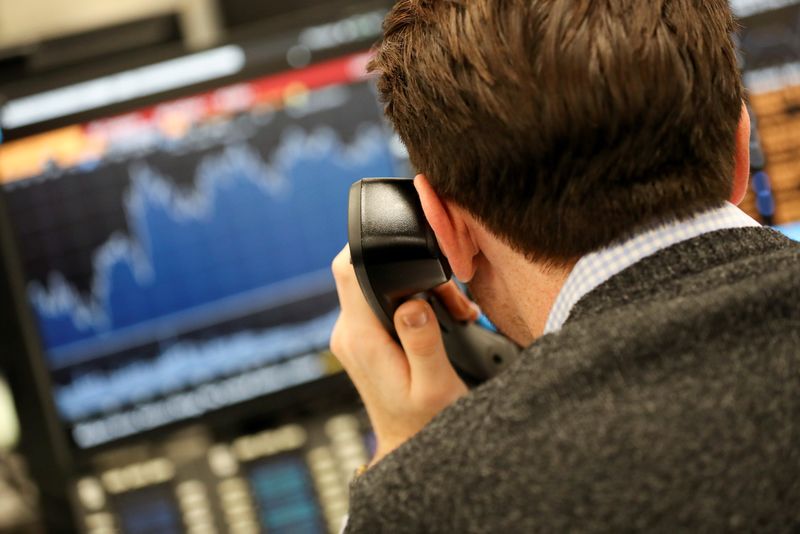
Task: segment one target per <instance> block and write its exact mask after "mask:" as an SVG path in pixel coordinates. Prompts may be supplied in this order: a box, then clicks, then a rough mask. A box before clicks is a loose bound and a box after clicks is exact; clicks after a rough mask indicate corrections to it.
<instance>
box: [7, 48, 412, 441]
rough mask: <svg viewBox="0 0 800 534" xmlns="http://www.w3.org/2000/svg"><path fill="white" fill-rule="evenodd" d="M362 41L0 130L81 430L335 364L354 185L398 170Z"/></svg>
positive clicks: (239, 394)
mask: <svg viewBox="0 0 800 534" xmlns="http://www.w3.org/2000/svg"><path fill="white" fill-rule="evenodd" d="M367 60H368V55H367V54H355V55H349V56H347V57H341V58H338V59H334V60H330V61H327V62H324V63H320V64H316V65H312V66H310V67H305V68H303V69H296V70H292V71H289V72H285V73H279V74H275V75H271V76H268V77H264V78H261V79H255V80H251V81H248V82H243V83H238V84H235V85H232V86H227V87H222V88H219V89H217V90H214V91H212V92H210V93H207V94H200V95H195V96H192V97H187V98H183V99H179V100H173V101H169V102H164V103H161V104H159V105H156V106H153V107H150V108H147V109H141V110H138V111H134V112H131V113H128V114H125V115H122V116H114V117H109V118H106V119H102V120H95V121H92V122H89V123H84V124H76V125H73V126H69V127H65V128H61V129H58V130H55V131H50V132H47V133H44V134H40V135H36V136H33V137H27V138H24V139H20V140H16V141H13V142H10V143H7V144H5V145H0V182H1V183H2V188H3V193H4V197H5V203H6V205H7V210H8V213H9V216H10V218H11V225H12V227H13V233H14V236H15V243H16V248H17V255H18V256H19V258H20V261H21V264H22V268H23V271H24V275H25V277H26V284H27V287H26V292H27V296H28V301H29V303H30V307H31V311H32V315H33V317H34V318H35V321H36V323H37V326H38V332H39V336H40V340H41V347H42V350H43V353H44V355H45V357H46V360H47V364H48V367H49V370H50V373H51V377H52V383H53V394H54V398H55V404H56V406H57V409H58V412H59V414H60V417H61V418H62V419H63V421H64V422H65V424H66V425H67V426H68V428H69V431H70V433H71V435H72V438H73V440H74V442H75V443H76V444H77V445H78V446H79V447H81V448H87V447H93V446H96V445H99V444H102V443H106V442H109V441H112V440H115V439H118V438H121V437H124V436H129V435H133V434H136V433H139V432H141V431H144V430H149V429H152V428H156V427H159V426H162V425H165V424H169V423H173V422H176V421H181V420H184V419H188V418H192V417H196V416H198V415H201V414H203V413H207V412H209V411H211V410H216V409H219V408H223V407H225V406H229V405H233V404H236V403H239V402H242V401H245V400H250V399H254V398H257V397H260V396H263V395H266V394H269V393H272V392H276V391H280V390H284V389H286V388H289V387H292V386H296V385H298V384H302V383H307V382H310V381H314V380H317V379H320V378H322V377H324V376H326V375H328V374H331V373H335V372H337V369H338V367H337V366H336V364H335V362H334V360H333V359H332V356H331V355H330V354H329V353H328V352H327V347H328V341H329V339H328V338H329V334H330V331H331V329H332V326H333V323H334V321H335V318H336V315H337V299H336V293H335V287H334V284H333V280H332V277H331V275H330V271H329V265H330V261H331V259H332V258H333V257H334V256H335V255H336V253H337V252H338V251H339V250H340V249H341V248H342V247H343V246H344V245H345V243H346V241H347V232H346V219H347V217H346V213H347V192H348V188H349V186H350V184H351V183H352V182H353V181H355V180H357V179H359V178H362V177H366V176H393V175H398V174H400V173H403V172H404V168H405V167H404V163H403V159H402V147H401V146H400V145H399V143H397V142H396V141H394V137H393V135H392V133H391V131H390V129H388V128H387V126H386V124H385V123H384V122H383V119H382V112H381V108H380V104H379V103H378V102H377V99H376V96H375V94H374V92H373V88H372V85H371V83H370V81H369V80H368V79H367V77H366V74H365V65H366V62H367Z"/></svg>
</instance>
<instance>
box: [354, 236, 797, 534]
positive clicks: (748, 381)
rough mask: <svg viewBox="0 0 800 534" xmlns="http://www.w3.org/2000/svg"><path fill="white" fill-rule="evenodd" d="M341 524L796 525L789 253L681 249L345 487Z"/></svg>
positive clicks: (598, 293) (764, 245)
mask: <svg viewBox="0 0 800 534" xmlns="http://www.w3.org/2000/svg"><path fill="white" fill-rule="evenodd" d="M350 506H351V508H350V519H349V522H348V527H347V532H368V533H380V532H391V533H401V532H448V533H463V532H505V533H516V532H564V531H612V532H619V531H625V530H648V531H649V530H656V531H670V532H673V531H675V530H676V529H690V530H698V531H720V530H755V531H762V532H763V531H783V532H790V531H795V532H797V531H798V530H800V245H798V244H796V243H793V242H791V241H789V240H787V239H785V238H783V237H781V236H780V235H778V234H777V233H775V232H773V231H771V230H767V229H762V228H746V229H736V230H723V231H720V232H715V233H712V234H707V235H704V236H701V237H698V238H696V239H692V240H690V241H687V242H684V243H681V244H678V245H675V246H673V247H670V248H668V249H666V250H663V251H661V252H658V253H657V254H655V255H654V256H651V257H649V258H646V259H645V260H642V261H641V262H639V263H637V264H636V265H634V266H632V267H630V268H628V269H627V270H625V271H623V272H622V273H620V274H618V275H616V276H615V277H613V278H612V279H611V280H609V281H608V282H606V283H605V284H603V285H601V286H600V287H598V288H597V289H595V290H594V291H592V292H591V293H590V294H589V295H587V296H586V297H584V298H583V300H581V301H580V302H579V303H578V304H577V305H576V307H575V309H574V310H573V311H572V314H571V316H570V318H569V320H568V321H567V323H566V325H565V326H564V328H563V329H562V330H561V331H560V332H558V333H555V334H551V335H547V336H544V337H542V338H541V339H539V340H537V341H536V343H534V344H533V345H532V346H531V347H530V348H529V349H527V351H526V352H525V354H524V355H523V358H521V359H520V361H518V362H517V363H516V364H515V365H514V366H513V367H512V368H511V369H509V370H507V371H506V372H504V373H503V374H501V375H500V376H499V377H497V378H496V379H494V380H492V381H490V382H489V383H487V384H485V385H483V386H481V387H480V388H478V389H476V390H474V391H472V392H471V393H470V394H469V395H468V396H466V397H465V398H463V399H461V400H459V401H458V402H457V403H455V404H454V405H453V406H451V407H449V408H448V409H446V410H445V411H444V412H442V413H441V414H440V415H439V416H437V417H436V418H435V419H434V420H433V421H432V422H431V423H430V424H429V425H428V426H427V427H426V428H425V429H423V430H422V431H421V432H420V433H419V434H417V435H416V436H415V437H414V438H412V439H411V440H410V441H408V442H407V443H405V444H404V445H403V446H402V447H400V448H399V449H398V450H396V451H395V452H393V453H392V454H390V455H389V456H388V457H386V458H385V459H384V460H382V461H381V462H380V463H378V464H377V465H376V466H374V467H373V468H372V469H370V470H369V471H368V472H366V473H365V474H364V475H362V476H361V477H359V478H358V479H357V480H355V481H354V483H353V485H352V488H351V505H350Z"/></svg>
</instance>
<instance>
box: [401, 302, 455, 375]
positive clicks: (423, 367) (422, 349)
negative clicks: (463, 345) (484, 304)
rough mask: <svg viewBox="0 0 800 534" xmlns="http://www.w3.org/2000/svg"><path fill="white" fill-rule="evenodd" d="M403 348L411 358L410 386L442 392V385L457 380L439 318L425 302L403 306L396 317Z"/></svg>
mask: <svg viewBox="0 0 800 534" xmlns="http://www.w3.org/2000/svg"><path fill="white" fill-rule="evenodd" d="M394 323H395V329H396V330H397V335H398V337H399V338H400V344H401V345H402V346H403V350H404V351H405V353H406V356H407V357H408V365H409V368H410V370H411V383H412V384H413V385H414V386H415V387H420V388H423V389H425V388H428V387H432V388H437V389H438V388H441V386H442V384H443V382H446V381H447V379H450V378H451V377H455V370H454V369H453V366H452V365H451V364H450V361H449V360H448V359H447V353H446V352H445V350H444V342H443V341H442V332H441V330H440V328H439V322H438V321H437V320H436V314H434V312H433V308H431V306H430V304H428V303H427V302H425V301H424V300H409V301H408V302H405V303H403V304H402V305H401V306H400V307H399V308H398V309H397V312H396V313H395V316H394Z"/></svg>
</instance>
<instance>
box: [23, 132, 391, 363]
mask: <svg viewBox="0 0 800 534" xmlns="http://www.w3.org/2000/svg"><path fill="white" fill-rule="evenodd" d="M392 169H393V161H392V157H391V154H390V152H389V149H388V144H387V143H386V140H385V138H384V137H383V135H382V133H381V131H380V127H379V126H378V125H372V126H365V127H363V128H361V129H360V130H359V132H358V133H357V135H356V137H355V138H354V139H353V140H352V142H351V143H350V144H349V145H345V144H344V143H343V142H342V141H341V140H340V139H339V137H338V136H337V134H336V132H335V131H334V130H332V129H331V128H329V127H318V128H316V129H314V130H313V131H310V132H307V131H304V130H301V129H294V130H291V131H288V132H285V133H284V135H283V136H282V140H281V144H280V146H278V147H277V148H276V150H275V151H274V152H273V156H272V158H271V159H270V161H264V160H263V159H262V158H261V156H260V155H259V152H258V151H256V150H255V149H253V147H251V146H249V145H247V144H244V143H243V144H239V145H233V146H229V147H227V148H226V149H224V150H221V151H218V152H216V153H212V154H210V155H208V156H206V157H205V159H204V160H202V161H201V162H200V164H199V165H198V167H197V176H196V177H195V179H194V181H193V183H194V188H193V189H190V190H186V189H179V188H178V187H177V186H175V184H174V182H173V181H172V180H171V179H170V177H169V176H164V175H162V174H160V172H159V171H158V170H157V169H154V168H152V167H149V166H147V165H146V164H137V165H133V166H132V167H131V186H130V189H129V190H128V191H127V192H126V198H125V202H124V205H125V209H126V212H127V213H126V214H127V219H128V221H129V224H130V227H131V228H132V229H133V232H132V235H130V236H123V235H119V234H116V235H113V236H112V237H110V238H109V240H108V241H107V242H106V243H105V244H104V245H103V246H102V247H101V248H100V249H99V250H97V251H94V253H93V258H94V259H93V265H94V276H93V281H92V294H90V295H85V294H81V293H80V292H79V291H78V290H77V289H76V288H75V287H72V286H71V285H70V284H69V282H68V281H66V280H65V279H64V278H63V277H62V276H60V274H59V273H52V274H51V276H50V277H49V280H48V284H47V287H44V286H42V285H41V284H39V283H36V282H34V283H32V284H31V285H30V288H29V294H30V296H31V301H32V303H33V305H34V309H35V310H36V313H37V315H38V318H39V322H40V325H41V330H42V335H43V338H44V340H45V345H46V346H47V347H48V348H49V349H55V348H58V347H61V346H64V345H68V344H71V343H76V342H79V341H82V340H87V339H90V338H93V337H97V336H108V335H109V334H113V333H114V332H115V331H118V330H122V329H124V328H126V327H130V326H133V325H137V324H141V323H144V322H148V321H152V320H154V319H159V318H163V317H166V316H170V315H173V314H176V313H180V312H183V311H186V310H189V309H194V308H197V307H202V306H207V305H210V304H213V303H214V302H216V301H218V300H220V299H223V298H226V297H230V296H234V295H237V294H242V293H245V292H248V291H252V290H254V289H258V288H263V287H265V286H269V285H270V284H275V283H277V282H281V281H286V280H289V279H292V278H293V277H298V276H300V275H303V274H307V273H313V272H317V271H321V270H325V269H327V268H328V266H329V264H330V260H331V258H332V257H333V256H334V255H335V254H336V252H338V250H339V249H340V248H341V247H342V246H343V245H344V243H345V242H346V241H347V233H346V213H347V191H348V188H349V185H350V183H352V182H353V181H354V180H355V179H357V178H359V177H363V176H369V175H387V174H391V173H392ZM54 363H57V362H54Z"/></svg>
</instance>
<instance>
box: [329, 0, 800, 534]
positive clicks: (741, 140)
mask: <svg viewBox="0 0 800 534" xmlns="http://www.w3.org/2000/svg"><path fill="white" fill-rule="evenodd" d="M734 29H735V26H734V22H733V19H732V15H731V12H730V8H729V6H728V4H727V1H726V0H658V1H655V0H548V1H545V0H464V1H435V0H401V1H400V2H398V4H397V5H396V6H395V7H394V9H393V10H392V11H391V13H390V14H389V15H388V17H387V19H386V21H385V25H384V30H385V38H384V40H383V43H382V44H381V45H380V47H379V49H378V51H377V56H376V58H375V60H374V61H373V63H372V67H373V69H374V70H375V71H376V72H377V74H378V76H379V77H378V89H379V91H380V93H381V95H382V97H383V99H384V101H385V103H386V113H387V115H388V117H389V118H390V119H391V120H392V122H393V123H394V126H395V127H396V129H397V131H398V133H399V135H400V136H401V138H402V139H403V141H404V142H405V144H406V146H407V148H408V152H409V154H410V157H411V161H412V163H413V164H414V165H415V166H416V167H417V168H418V169H419V171H420V173H421V174H420V175H419V176H418V177H417V178H416V181H415V184H416V187H417V191H418V193H419V196H420V200H421V201H422V205H423V208H424V212H425V215H426V217H427V219H428V221H429V222H430V224H431V226H432V228H433V230H434V232H435V233H436V236H437V239H438V241H439V244H440V246H441V248H442V251H443V252H444V254H445V255H446V256H447V258H448V259H449V261H450V264H451V265H452V267H453V271H454V273H455V275H456V276H457V277H458V278H459V279H460V280H461V281H463V282H466V283H468V285H469V288H470V290H471V293H472V295H473V296H474V298H475V299H476V301H477V303H478V304H479V305H480V306H481V307H482V309H483V310H484V311H485V312H486V314H487V315H488V317H489V318H490V319H491V320H492V321H493V322H494V323H495V324H496V325H497V326H498V327H499V329H500V330H501V331H502V332H503V333H505V334H506V335H508V336H510V337H511V338H512V339H514V340H515V341H516V342H517V343H519V344H520V345H521V346H525V347H527V349H526V350H525V351H524V353H523V354H522V357H521V358H520V360H519V361H518V362H517V363H516V364H514V365H513V366H512V367H511V368H509V369H508V370H507V371H505V372H503V373H501V374H500V375H499V376H498V377H496V378H495V379H493V380H491V381H489V382H488V383H486V384H484V385H482V386H481V387H479V388H477V389H475V390H473V391H469V392H468V390H467V388H466V387H465V386H464V384H463V383H462V382H461V381H460V380H459V378H458V376H457V375H456V373H455V372H454V371H453V369H452V367H451V366H450V364H449V363H448V360H447V357H446V355H445V353H444V349H443V347H442V342H441V337H440V334H439V330H438V327H437V325H436V322H435V317H434V316H433V313H432V310H431V309H430V308H429V307H428V305H427V304H426V303H424V302H422V301H411V302H408V303H406V304H404V305H403V306H401V307H400V309H399V310H398V311H397V314H396V317H395V323H396V326H397V330H398V333H399V337H400V339H401V342H402V347H401V346H399V345H397V344H396V343H395V342H394V341H393V340H392V338H390V337H389V336H388V334H386V332H384V331H383V329H382V328H381V326H380V323H379V322H378V320H377V319H376V318H375V317H374V316H373V315H372V312H371V310H370V309H369V307H368V305H367V304H366V302H365V301H364V299H363V297H362V296H361V292H360V290H359V288H358V284H357V281H356V279H355V276H354V273H353V269H352V266H351V265H350V263H349V255H348V253H347V249H345V250H344V251H343V252H342V254H340V255H339V257H337V258H336V260H334V264H333V271H334V275H335V277H336V281H337V287H338V291H339V297H340V301H341V306H342V313H341V316H340V319H339V321H338V323H337V326H336V328H335V330H334V333H333V337H332V341H331V347H332V350H333V352H334V353H335V354H336V355H337V356H338V357H339V359H340V360H341V362H342V364H343V365H344V367H345V369H346V370H347V372H348V373H349V375H350V376H351V378H352V380H353V382H354V383H355V385H356V387H357V388H358V390H359V393H360V394H361V396H362V398H363V401H364V404H365V406H366V409H367V412H368V414H369V417H370V420H371V422H372V424H373V427H374V430H375V433H376V435H377V439H378V452H377V454H376V456H375V458H374V459H373V461H372V463H371V465H370V466H368V469H367V470H366V471H365V472H363V473H362V474H360V475H359V476H358V477H357V479H356V480H355V481H354V483H353V486H352V491H351V504H350V506H351V508H350V516H349V521H348V527H347V528H348V531H351V532H369V533H376V532H392V533H395V532H459V533H461V532H534V531H556V532H560V531H568V530H581V531H583V530H602V531H612V532H613V531H620V530H623V529H625V530H631V529H633V530H650V529H657V530H675V529H677V528H681V529H691V530H702V531H706V530H729V529H741V530H758V531H791V530H792V529H797V528H800V247H798V245H797V244H793V243H792V242H790V241H789V240H787V239H785V238H783V237H781V236H779V235H778V234H777V233H775V232H773V231H771V230H769V229H765V228H761V227H759V226H758V225H757V224H756V223H755V222H754V221H752V219H750V218H749V217H747V216H746V215H744V214H743V213H742V212H741V211H739V210H738V208H736V207H735V206H734V205H735V204H738V203H739V202H740V201H741V200H742V197H743V196H744V194H745V192H746V190H747V179H748V172H749V154H748V138H749V121H748V117H747V114H746V113H745V112H744V110H743V105H742V104H743V102H742V99H743V89H742V85H741V80H740V76H739V73H738V71H737V62H736V57H735V52H734V45H733V43H732V37H731V35H732V32H733V31H734ZM441 291H442V292H443V294H445V295H446V297H447V300H448V302H449V306H450V308H451V309H452V310H453V312H454V313H455V314H456V315H457V316H458V317H460V318H462V319H465V320H467V319H473V318H474V316H475V312H473V311H472V310H471V307H470V306H469V305H468V303H467V302H466V301H465V300H463V299H462V298H461V297H459V296H458V295H457V294H456V293H455V292H454V291H455V290H454V288H453V287H452V286H446V287H445V288H443V289H442V290H441Z"/></svg>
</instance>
